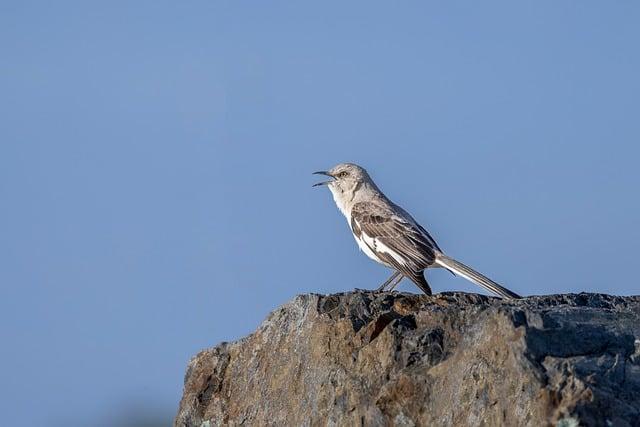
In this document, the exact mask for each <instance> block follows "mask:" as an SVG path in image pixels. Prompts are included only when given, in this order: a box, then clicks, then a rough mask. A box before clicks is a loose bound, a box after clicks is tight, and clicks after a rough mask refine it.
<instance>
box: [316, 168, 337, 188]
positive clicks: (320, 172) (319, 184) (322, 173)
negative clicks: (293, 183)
mask: <svg viewBox="0 0 640 427" xmlns="http://www.w3.org/2000/svg"><path fill="white" fill-rule="evenodd" d="M313 175H325V176H329V177H331V178H333V176H332V175H331V174H330V173H329V172H327V171H318V172H314V173H313ZM331 182H333V180H331V181H324V182H319V183H317V184H313V185H312V187H319V186H321V185H327V184H329V183H331Z"/></svg>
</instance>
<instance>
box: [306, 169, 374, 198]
mask: <svg viewBox="0 0 640 427" xmlns="http://www.w3.org/2000/svg"><path fill="white" fill-rule="evenodd" d="M314 174H316V175H325V176H328V177H330V178H331V179H330V180H328V181H323V182H319V183H317V184H314V187H318V186H322V185H326V186H327V187H329V190H331V192H332V193H333V195H334V197H338V198H342V197H345V196H346V195H352V194H353V192H355V191H356V190H357V189H358V188H359V187H360V186H361V185H362V184H363V183H371V177H369V174H368V173H367V171H366V170H365V169H364V168H363V167H361V166H358V165H356V164H354V163H340V164H338V165H336V166H334V167H333V168H331V169H330V170H328V171H319V172H314Z"/></svg>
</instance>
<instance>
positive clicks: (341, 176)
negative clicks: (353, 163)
mask: <svg viewBox="0 0 640 427" xmlns="http://www.w3.org/2000/svg"><path fill="white" fill-rule="evenodd" d="M347 175H349V174H348V173H347V172H346V171H342V172H340V173H339V174H338V177H340V178H344V177H345V176H347Z"/></svg>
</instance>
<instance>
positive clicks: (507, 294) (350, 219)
mask: <svg viewBox="0 0 640 427" xmlns="http://www.w3.org/2000/svg"><path fill="white" fill-rule="evenodd" d="M314 174H316V175H324V176H327V177H329V178H330V179H329V180H328V181H323V182H318V183H317V184H314V185H313V187H320V186H326V187H328V188H329V190H330V191H331V194H332V195H333V200H334V201H335V203H336V205H337V207H338V209H339V210H340V212H342V214H343V215H344V216H345V217H346V219H347V223H348V225H349V228H350V229H351V232H352V234H353V237H354V239H355V240H356V243H357V244H358V246H359V247H360V249H361V250H362V251H363V252H364V253H365V254H366V255H367V256H368V257H369V258H371V259H372V260H374V261H376V262H378V263H380V264H382V265H384V266H386V267H388V268H391V269H393V270H394V273H393V274H392V275H391V277H389V278H388V279H387V280H386V281H385V282H384V283H382V285H380V286H379V287H378V288H377V289H376V291H385V290H388V291H391V290H393V289H394V288H395V287H396V286H397V284H398V283H399V282H400V281H401V280H402V279H403V278H404V277H406V278H408V279H410V280H411V281H412V282H413V283H414V284H415V285H416V286H417V287H418V288H420V290H422V291H423V292H424V293H425V294H427V295H432V291H431V287H430V286H429V283H428V282H427V280H426V278H425V277H424V271H425V270H426V269H428V268H445V269H447V270H449V271H450V272H451V273H453V274H454V275H458V276H461V277H463V278H465V279H467V280H469V281H471V282H473V283H475V284H476V285H478V286H480V287H482V288H484V289H486V290H488V291H489V292H492V293H494V294H496V295H498V296H500V297H502V298H505V299H517V298H521V297H520V295H518V294H516V293H515V292H513V291H511V290H509V289H507V288H505V287H503V286H501V285H499V284H498V283H496V282H494V281H493V280H491V279H489V278H488V277H486V276H485V275H483V274H481V273H479V272H477V271H476V270H474V269H472V268H471V267H469V266H467V265H465V264H463V263H461V262H460V261H457V260H456V259H454V258H452V257H449V256H447V255H445V253H444V252H443V251H442V249H440V247H439V246H438V244H437V243H436V241H435V240H434V238H433V237H432V236H431V234H429V232H428V231H427V230H426V229H425V228H424V227H422V226H421V225H420V224H419V223H418V222H417V221H416V220H415V219H414V218H413V217H412V216H411V215H410V214H409V213H408V212H407V211H405V210H404V209H402V208H401V207H400V206H398V205H396V204H395V203H393V202H392V201H391V200H390V199H389V198H388V197H387V196H386V195H385V194H384V193H383V192H382V191H381V190H380V188H378V186H377V185H376V184H375V183H374V182H373V179H371V177H370V176H369V173H368V172H367V171H366V169H364V168H363V167H361V166H358V165H357V164H355V163H340V164H338V165H336V166H334V167H333V168H332V169H330V170H328V171H318V172H314Z"/></svg>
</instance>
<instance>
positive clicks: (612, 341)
mask: <svg viewBox="0 0 640 427" xmlns="http://www.w3.org/2000/svg"><path fill="white" fill-rule="evenodd" d="M240 424H244V425H282V426H301V425H307V426H316V425H322V426H324V425H332V426H337V425H340V426H341V425H348V426H352V425H364V426H383V425H398V426H414V425H417V426H424V425H438V426H440V425H449V426H451V425H455V426H482V425H484V426H499V425H506V426H541V425H561V426H565V427H568V426H578V425H580V426H583V425H584V426H638V425H640V297H638V296H634V297H616V296H609V295H601V294H577V295H576V294H572V295H552V296H541V297H530V298H526V299H523V300H518V301H502V300H499V299H495V298H489V297H484V296H479V295H473V294H464V293H445V294H439V295H435V296H425V295H412V294H402V293H378V294H376V293H369V292H352V293H344V294H335V295H326V296H325V295H315V294H312V295H301V296H298V297H296V298H295V299H293V300H292V301H291V302H289V303H287V304H285V305H284V306H282V307H281V308H279V309H277V310H276V311H274V312H273V313H271V314H270V315H269V317H268V318H267V319H266V320H265V321H264V322H263V324H262V325H261V326H260V327H259V328H258V330H257V331H256V332H254V333H253V334H251V335H250V336H248V337H246V338H244V339H241V340H239V341H236V342H233V343H221V344H219V345H218V346H216V347H213V348H211V349H208V350H204V351H202V352H201V353H199V354H198V355H196V356H195V357H194V358H193V359H192V360H191V362H190V363H189V366H188V368H187V373H186V376H185V385H184V395H183V397H182V401H181V403H180V408H179V411H178V414H177V416H176V419H175V424H174V425H175V426H180V427H182V426H214V425H240Z"/></svg>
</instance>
